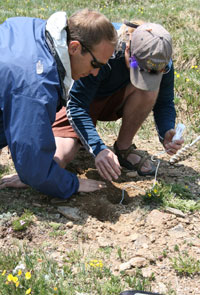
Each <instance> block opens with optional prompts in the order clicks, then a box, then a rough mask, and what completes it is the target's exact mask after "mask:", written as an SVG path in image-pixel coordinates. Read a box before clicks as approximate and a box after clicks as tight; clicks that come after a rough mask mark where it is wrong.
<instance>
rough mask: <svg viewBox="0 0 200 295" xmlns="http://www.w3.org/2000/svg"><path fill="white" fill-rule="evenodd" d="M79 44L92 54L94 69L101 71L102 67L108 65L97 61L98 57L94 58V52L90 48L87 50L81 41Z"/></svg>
mask: <svg viewBox="0 0 200 295" xmlns="http://www.w3.org/2000/svg"><path fill="white" fill-rule="evenodd" d="M78 41H79V40H78ZM79 43H80V44H81V46H82V47H83V48H85V49H86V51H88V52H89V53H90V55H91V56H92V58H93V60H91V66H92V67H93V68H94V69H100V68H101V67H103V66H105V65H106V64H104V63H102V62H100V61H98V60H97V59H96V57H95V56H94V54H93V53H92V51H90V49H89V48H87V47H86V46H85V45H84V44H83V43H82V42H81V41H79Z"/></svg>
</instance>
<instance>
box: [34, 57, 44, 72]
mask: <svg viewBox="0 0 200 295" xmlns="http://www.w3.org/2000/svg"><path fill="white" fill-rule="evenodd" d="M43 71H44V67H43V64H42V62H41V60H38V62H37V63H36V73H37V74H38V75H40V74H42V73H43Z"/></svg>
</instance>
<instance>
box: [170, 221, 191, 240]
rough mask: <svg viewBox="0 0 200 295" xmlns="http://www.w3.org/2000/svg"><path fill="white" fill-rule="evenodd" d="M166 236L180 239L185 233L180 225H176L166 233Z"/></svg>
mask: <svg viewBox="0 0 200 295" xmlns="http://www.w3.org/2000/svg"><path fill="white" fill-rule="evenodd" d="M168 234H169V235H170V236H171V237H173V238H182V237H185V236H186V235H187V233H186V232H185V229H184V227H183V225H182V224H181V223H179V224H178V225H176V226H175V227H173V228H172V229H170V230H169V231H168Z"/></svg>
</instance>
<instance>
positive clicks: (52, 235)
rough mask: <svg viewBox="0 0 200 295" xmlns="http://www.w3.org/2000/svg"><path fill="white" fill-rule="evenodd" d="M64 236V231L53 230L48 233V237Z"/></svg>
mask: <svg viewBox="0 0 200 295" xmlns="http://www.w3.org/2000/svg"><path fill="white" fill-rule="evenodd" d="M65 234H66V231H65V230H53V231H52V232H50V233H49V236H50V237H54V238H56V237H61V236H64V235H65Z"/></svg>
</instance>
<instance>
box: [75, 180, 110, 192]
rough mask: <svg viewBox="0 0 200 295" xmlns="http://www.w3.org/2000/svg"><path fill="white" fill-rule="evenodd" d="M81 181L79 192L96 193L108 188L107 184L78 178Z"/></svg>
mask: <svg viewBox="0 0 200 295" xmlns="http://www.w3.org/2000/svg"><path fill="white" fill-rule="evenodd" d="M78 180H79V189H78V192H85V193H89V192H94V191H97V190H100V189H102V188H105V187H106V184H105V182H103V181H97V180H93V179H82V178H78Z"/></svg>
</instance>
